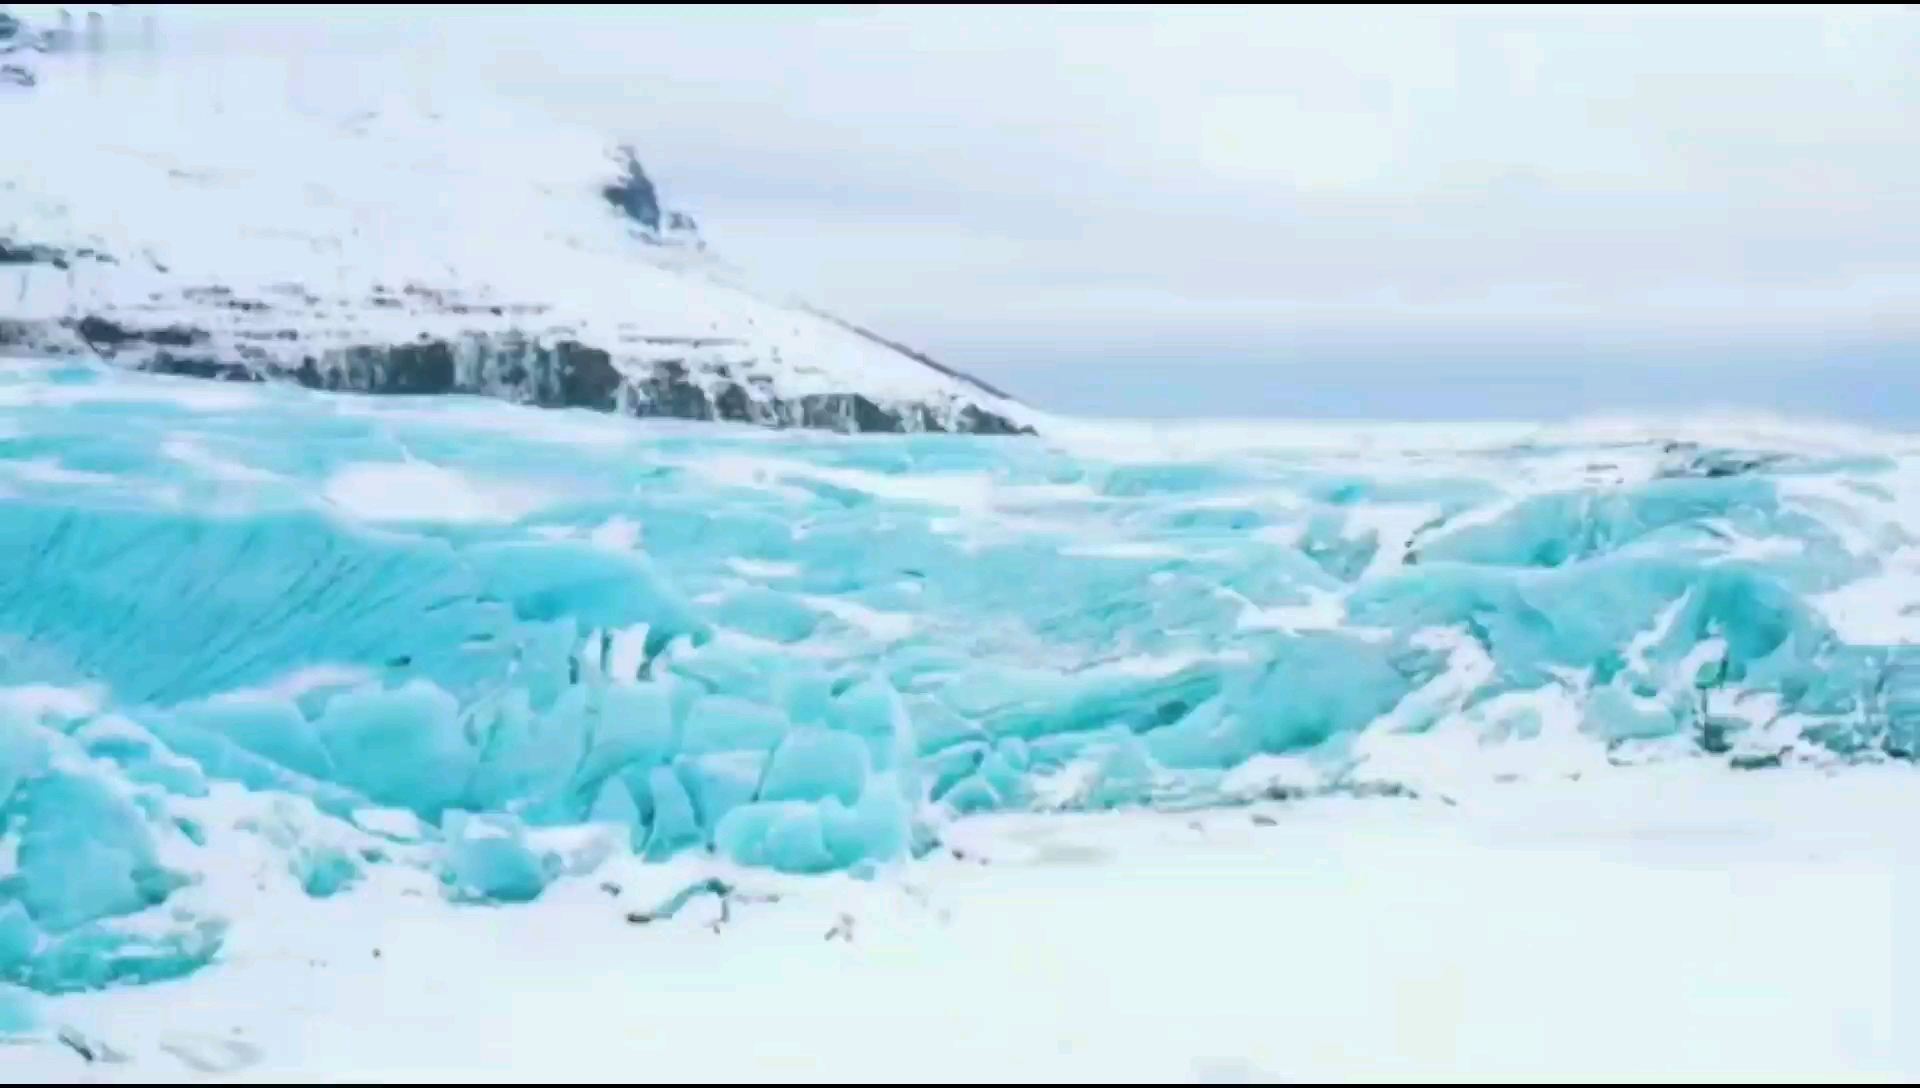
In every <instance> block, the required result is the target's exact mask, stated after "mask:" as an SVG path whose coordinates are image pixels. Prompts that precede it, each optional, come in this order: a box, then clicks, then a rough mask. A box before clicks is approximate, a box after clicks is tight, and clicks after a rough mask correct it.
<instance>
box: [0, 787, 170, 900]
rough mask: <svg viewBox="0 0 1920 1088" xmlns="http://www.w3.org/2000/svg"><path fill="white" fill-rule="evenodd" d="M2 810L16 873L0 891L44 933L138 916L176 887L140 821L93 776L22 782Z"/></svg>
mask: <svg viewBox="0 0 1920 1088" xmlns="http://www.w3.org/2000/svg"><path fill="white" fill-rule="evenodd" d="M8 810H9V813H10V816H11V818H12V819H13V820H17V821H19V826H20V829H21V830H20V846H19V862H18V865H19V868H18V871H17V872H16V873H15V874H14V875H13V876H12V877H9V878H7V880H6V881H5V882H4V884H0V890H5V889H6V888H7V886H9V885H10V886H11V888H12V891H11V894H12V895H13V896H16V897H17V898H18V899H19V900H20V902H21V903H23V904H24V905H25V906H26V908H27V913H28V914H30V915H31V916H32V917H33V920H34V921H35V922H36V923H38V924H39V925H40V926H42V927H44V928H46V929H48V930H51V931H54V932H59V931H62V930H67V929H72V928H74V927H76V926H79V925H82V924H84V923H86V922H90V921H93V920H94V919H97V918H109V917H113V916H115V915H121V914H131V913H133V912H135V911H140V910H145V909H146V908H147V907H150V906H153V905H154V904H156V903H159V902H161V901H162V900H164V899H165V898H166V897H167V896H168V895H169V894H171V893H172V891H173V890H174V889H175V888H177V887H179V885H180V883H181V878H179V877H177V876H175V875H173V874H172V873H169V872H167V871H166V870H165V869H163V868H161V866H160V863H159V859H158V858H157V857H156V856H155V853H154V848H153V840H152V836H151V835H150V833H149V832H148V830H147V824H146V817H145V815H144V814H142V813H141V811H140V810H139V809H138V808H137V807H135V806H134V805H133V804H132V803H131V802H129V801H128V800H127V799H126V798H124V797H122V796H120V794H118V793H117V792H116V791H115V790H114V789H113V788H112V787H111V786H109V785H107V784H106V783H104V782H102V781H101V780H99V779H97V778H94V777H91V776H88V775H84V774H79V773H74V772H69V771H54V772H52V773H50V774H46V775H43V776H41V777H39V778H35V779H32V780H30V781H28V782H26V783H25V784H23V785H22V786H21V787H20V788H19V789H18V790H17V791H16V793H15V795H14V798H13V801H12V803H11V804H10V805H9V806H8Z"/></svg>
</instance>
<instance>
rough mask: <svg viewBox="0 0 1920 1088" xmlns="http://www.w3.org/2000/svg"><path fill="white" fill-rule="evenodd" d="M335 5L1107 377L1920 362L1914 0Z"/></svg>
mask: <svg viewBox="0 0 1920 1088" xmlns="http://www.w3.org/2000/svg"><path fill="white" fill-rule="evenodd" d="M271 18H275V19H281V20H292V19H293V18H294V16H292V15H285V14H278V15H274V16H271ZM300 18H302V19H324V20H327V21H329V22H330V23H331V25H332V26H333V27H334V30H335V32H336V37H338V36H341V35H344V36H346V37H352V33H351V31H352V29H353V28H352V27H350V26H345V24H347V23H352V22H354V21H356V20H358V21H361V22H364V23H366V24H367V25H368V26H374V25H378V27H379V28H380V30H381V32H382V33H383V34H391V33H392V32H393V31H394V28H395V27H396V25H397V24H396V20H406V21H407V22H406V25H405V27H404V35H403V36H404V37H405V39H406V40H407V41H408V42H410V43H412V44H411V45H410V47H417V48H428V49H434V50H439V51H443V52H444V51H448V50H452V51H456V52H457V53H458V54H459V55H461V56H467V57H471V58H472V63H473V64H475V65H478V66H480V67H481V68H482V69H483V70H484V71H486V72H487V73H488V74H489V75H490V76H491V77H492V79H493V80H494V81H495V82H496V84H497V85H499V86H501V87H503V88H504V89H507V90H509V91H511V92H512V93H514V94H516V95H520V96H525V97H529V98H535V99H538V100H539V101H540V102H542V103H543V104H545V105H546V106H547V108H550V109H552V110H553V111H555V112H556V113H557V114H559V115H562V116H565V117H568V118H570V119H574V120H581V121H586V122H588V123H591V124H594V125H597V126H600V127H602V128H604V129H606V130H607V131H608V132H609V133H611V134H614V135H616V136H619V137H623V138H627V139H631V140H632V141H633V142H634V143H635V144H636V145H637V146H638V147H639V148H640V150H641V153H642V157H643V159H644V161H645V162H646V163H647V164H648V167H649V169H650V170H651V172H653V173H654V174H655V175H656V177H657V179H658V180H659V181H660V183H661V187H662V189H663V191H664V192H665V194H666V196H667V199H668V200H669V202H670V203H673V204H676V205H678V206H682V207H685V208H687V209H689V210H691V211H692V212H694V213H695V214H696V216H697V217H698V218H699V219H700V220H701V222H702V225H703V228H704V230H705V232H706V234H707V235H708V237H709V238H710V240H711V241H712V242H713V244H714V246H715V247H716V248H717V249H719V250H721V251H722V252H724V253H725V254H726V255H727V256H728V257H730V258H732V259H733V260H734V261H735V262H736V263H739V264H742V265H745V266H747V267H750V268H752V269H754V270H755V271H756V272H758V273H760V275H761V278H762V279H765V280H769V281H772V282H777V283H779V284H782V285H790V286H791V287H792V288H793V289H794V290H795V291H796V292H798V293H801V294H804V295H806V296H808V297H810V298H811V299H813V300H815V301H818V302H819V303H821V304H823V305H826V306H828V307H830V308H837V309H839V310H841V311H843V312H844V313H846V314H847V315H849V316H851V317H854V318H856V319H858V320H861V321H862V322H864V323H869V324H871V325H873V326H875V327H877V328H880V329H883V330H885V331H886V332H887V333H888V334H889V335H892V336H894V337H896V338H898V339H902V340H905V341H908V342H911V343H915V344H917V345H920V346H923V347H924V348H926V349H927V350H929V351H931V352H933V353H934V354H936V355H939V356H942V357H944V358H946V359H948V360H949V361H951V362H954V363H956V364H958V365H961V366H965V367H970V368H977V369H980V370H984V371H988V372H991V374H992V375H993V376H994V377H996V378H1001V379H1003V380H1005V381H1006V382H1008V383H1009V384H1011V385H1013V386H1014V387H1015V388H1016V389H1022V388H1025V389H1027V390H1029V391H1030V392H1031V393H1032V395H1033V396H1035V397H1037V398H1039V399H1043V400H1052V401H1056V402H1060V401H1065V402H1068V403H1069V406H1078V407H1091V408H1095V409H1098V410H1131V408H1137V409H1138V410H1143V411H1144V410H1152V409H1153V408H1154V407H1155V405H1153V404H1146V403H1143V404H1138V405H1131V406H1130V405H1129V404H1126V403H1121V404H1109V403H1106V402H1105V401H1103V400H1102V399H1101V398H1103V397H1107V398H1108V399H1111V397H1110V396H1109V394H1110V393H1112V390H1110V389H1105V388H1104V387H1102V388H1093V387H1090V386H1089V381H1090V379H1089V378H1088V377H1087V375H1088V374H1089V373H1090V371H1089V370H1088V369H1087V368H1089V367H1105V368H1107V370H1108V371H1109V372H1111V373H1113V374H1119V373H1120V372H1121V371H1127V370H1129V369H1130V370H1131V371H1133V372H1138V374H1140V375H1146V376H1148V379H1149V380H1147V385H1146V390H1147V392H1145V393H1143V394H1141V395H1142V396H1147V397H1149V398H1151V396H1152V394H1151V389H1152V387H1153V381H1152V380H1150V379H1151V376H1152V375H1155V374H1165V373H1167V372H1168V368H1170V367H1171V368H1196V367H1197V368H1203V369H1204V368H1212V369H1211V370H1208V371H1207V372H1208V373H1229V376H1230V377H1231V378H1232V379H1233V380H1235V381H1240V382H1242V383H1243V384H1242V385H1241V386H1240V387H1237V388H1238V391H1237V392H1234V391H1229V392H1227V393H1225V394H1223V395H1224V396H1225V397H1226V401H1227V403H1211V404H1192V405H1185V406H1183V407H1181V408H1180V409H1179V410H1182V411H1223V410H1232V409H1234V408H1236V407H1238V408H1250V409H1258V410H1263V411H1264V410H1277V411H1284V410H1286V408H1287V407H1288V405H1289V403H1293V402H1290V401H1289V400H1288V399H1287V398H1286V397H1284V396H1280V395H1279V394H1275V393H1274V390H1275V389H1276V388H1280V389H1286V388H1292V389H1298V388H1304V387H1305V386H1307V385H1311V384H1313V383H1318V384H1319V386H1323V387H1326V388H1327V389H1332V390H1334V392H1335V394H1336V395H1335V397H1334V399H1335V400H1339V399H1341V398H1343V397H1344V398H1346V399H1348V400H1351V401H1353V406H1354V409H1355V410H1357V411H1361V412H1362V413H1363V414H1364V413H1365V409H1366V408H1367V407H1368V406H1369V405H1375V406H1377V405H1380V404H1388V403H1389V399H1388V398H1390V397H1392V396H1399V397H1402V398H1407V397H1413V398H1415V400H1417V401H1419V402H1421V403H1429V404H1431V403H1435V402H1434V398H1435V397H1436V396H1442V395H1445V394H1449V393H1452V394H1456V395H1457V394H1458V390H1457V388H1455V387H1456V386H1458V385H1459V383H1460V382H1463V381H1464V382H1467V383H1469V384H1471V383H1473V382H1476V381H1477V382H1479V383H1480V384H1481V386H1482V387H1483V391H1484V392H1486V393H1487V396H1486V397H1484V398H1482V400H1483V401H1484V402H1485V403H1486V404H1487V405H1488V406H1489V408H1490V411H1489V412H1488V413H1486V414H1508V415H1511V414H1516V413H1518V414H1527V413H1528V412H1529V411H1530V410H1531V409H1530V408H1529V407H1528V406H1529V405H1530V404H1533V403H1534V401H1535V400H1537V399H1538V398H1541V397H1545V398H1547V399H1546V400H1545V401H1539V402H1538V408H1539V410H1540V411H1542V412H1557V411H1560V410H1563V409H1566V408H1575V409H1577V408H1580V407H1583V406H1586V405H1584V404H1583V403H1582V402H1580V398H1581V397H1585V398H1587V399H1588V400H1591V401H1594V404H1593V405H1591V406H1593V407H1601V408H1604V407H1609V406H1610V405H1608V404H1602V403H1599V402H1600V401H1605V400H1607V399H1608V397H1609V396H1614V394H1607V393H1605V392H1604V391H1603V390H1602V389H1601V387H1602V386H1606V385H1607V384H1608V383H1609V382H1612V383H1614V384H1617V385H1619V386H1620V389H1619V390H1618V391H1617V393H1619V394H1621V395H1624V394H1635V395H1638V396H1640V397H1641V398H1642V399H1645V398H1646V397H1647V396H1649V395H1651V393H1652V392H1659V391H1657V390H1656V391H1651V392H1650V391H1649V390H1648V389H1647V388H1646V384H1647V380H1648V375H1672V373H1673V368H1675V367H1686V368H1690V369H1689V371H1688V372H1687V373H1686V374H1684V375H1680V376H1679V377H1678V378H1675V379H1673V380H1674V381H1676V382H1679V383H1680V385H1676V386H1675V387H1674V388H1673V389H1668V390H1666V391H1664V392H1659V395H1660V396H1665V397H1667V398H1668V399H1672V398H1673V397H1680V396H1682V394H1681V393H1680V392H1678V391H1677V390H1678V389H1680V388H1681V386H1684V383H1685V382H1694V383H1696V384H1700V387H1701V388H1702V389H1705V390H1707V391H1712V390H1714V389H1720V388H1728V387H1727V386H1726V385H1725V384H1724V383H1723V377H1724V376H1727V375H1733V374H1738V373H1742V372H1747V373H1759V372H1760V371H1762V370H1764V369H1765V368H1767V367H1773V368H1775V369H1778V368H1780V367H1788V368H1790V369H1791V368H1798V369H1797V371H1796V373H1800V377H1799V378H1796V379H1794V380H1796V381H1806V382H1810V383H1811V384H1810V385H1809V388H1811V389H1815V390H1817V389H1818V388H1819V387H1821V386H1823V385H1824V384H1826V383H1825V382H1823V381H1822V380H1821V375H1822V374H1823V373H1824V372H1825V371H1826V369H1827V368H1830V367H1841V368H1846V367H1851V368H1854V370H1857V371H1859V373H1861V374H1864V375H1865V376H1866V380H1874V381H1882V382H1886V383H1893V384H1897V385H1902V386H1912V385H1920V352H1915V351H1909V350H1907V348H1908V347H1909V346H1911V345H1920V10H1915V9H1914V8H1913V7H1911V6H1909V7H1905V8H1902V7H1888V8H1878V9H1821V8H1807V9H1772V8H1746V9H1739V10H1728V9H1710V8H1701V9H1692V10H1686V9H1678V10H1672V9H1646V10H1623V9H1602V10H1578V9H1552V10H1526V9H1506V8H1498V9H1494V8H1489V9H1461V10H1437V9H1405V10H1391V9H1376V10H1346V9H1325V10H1311V9H1270V8H1231V9H1208V8H1201V7H1183V8H1165V9H1151V8H1126V9H1095V8H1060V9H1053V10H1047V9H1038V8H1012V7H1009V8H998V9H985V8H982V9H939V8H817V7H816V8H752V9H739V8H736V9H717V8H673V7H642V8H634V9H617V8H597V9H595V8H572V9H567V8H548V9H545V10H526V9H522V10H519V11H513V10H509V9H501V8H484V7H471V8H467V9H466V10H465V14H461V15H456V16H448V15H439V14H435V13H432V12H431V11H430V10H424V9H412V10H410V11H409V10H404V9H401V10H399V11H398V13H395V12H393V11H390V12H389V13H387V14H385V15H380V16H374V15H370V14H367V13H365V12H360V13H342V12H340V11H337V10H336V11H335V12H334V13H332V14H330V15H325V16H321V15H315V14H312V13H311V12H310V13H308V14H306V15H304V16H300ZM343 26H345V29H342V28H343ZM1221 368H1226V369H1225V370H1224V371H1223V370H1221ZM1476 368H1478V369H1476ZM1861 368H1864V369H1861ZM1195 372H1196V373H1197V372H1198V371H1195ZM1801 372H1804V373H1801ZM1852 372H1853V371H1849V373H1852ZM1274 374H1278V375H1282V376H1283V377H1284V378H1285V379H1286V380H1285V381H1284V382H1276V381H1273V380H1270V379H1269V378H1268V377H1267V375H1274ZM1249 375H1251V376H1249ZM1475 375H1478V376H1477V377H1476V376H1475ZM1503 375H1504V377H1503ZM1116 380H1118V379H1116ZM1219 380H1220V381H1227V380H1228V379H1226V378H1222V379H1219ZM1383 381H1393V382H1394V383H1395V385H1396V388H1395V389H1393V390H1381V389H1380V388H1379V387H1380V384H1381V383H1382V382H1383ZM1503 382H1504V383H1506V385H1507V386H1512V387H1513V389H1511V390H1509V392H1512V393H1513V396H1515V397H1517V398H1518V400H1517V401H1516V402H1515V403H1516V405H1517V407H1514V408H1513V410H1511V411H1509V410H1506V409H1503V408H1500V407H1499V405H1497V404H1494V403H1493V401H1495V400H1497V399H1498V397H1499V396H1500V395H1503V394H1500V389H1501V388H1503V386H1502V383H1503ZM1582 382H1584V383H1586V385H1581V384H1580V383H1582ZM1343 383H1344V384H1343ZM1515 383H1518V384H1517V385H1516V384H1515ZM1107 384H1108V385H1112V384H1113V383H1112V382H1109V383H1107ZM1121 384H1124V382H1123V383H1121ZM1216 384H1217V383H1216ZM1229 384H1231V383H1229ZM1521 386H1527V387H1528V389H1530V390H1531V391H1526V390H1521V389H1520V387H1521ZM1583 389H1584V390H1586V391H1585V392H1582V390H1583ZM1341 390H1345V392H1341ZM1515 390H1519V391H1517V392H1516V391H1515ZM1410 391H1411V392H1410ZM1570 391H1571V392H1570ZM1268 394H1272V395H1273V396H1274V397H1277V398H1278V399H1273V401H1272V404H1271V405H1263V404H1255V403H1254V401H1256V400H1258V399H1259V398H1260V397H1261V396H1264V395H1268ZM1686 395H1691V394H1686ZM1743 395H1744V396H1745V397H1746V399H1749V400H1752V399H1755V398H1756V396H1757V397H1758V399H1760V400H1762V401H1764V400H1766V399H1767V398H1770V397H1772V398H1781V397H1791V396H1794V395H1795V394H1792V393H1790V392H1787V391H1773V392H1767V391H1764V390H1763V391H1762V392H1761V393H1759V394H1755V393H1753V391H1752V390H1750V389H1749V390H1747V391H1746V392H1745V393H1744V394H1743ZM1129 396H1132V394H1124V395H1122V399H1123V400H1124V399H1125V398H1126V397H1129ZM1908 396H1909V398H1910V399H1911V400H1914V401H1915V402H1916V412H1920V393H1912V394H1908ZM1556 397H1557V398H1558V400H1555V399H1554V398H1556ZM1370 398H1371V399H1370ZM1530 398H1531V399H1530ZM1569 398H1572V400H1569ZM1202 399H1205V398H1202ZM1615 399H1618V397H1617V396H1616V397H1615ZM1683 399H1684V397H1683ZM1561 402H1566V403H1565V404H1562V403H1561ZM1473 403H1474V401H1473V398H1472V397H1471V396H1469V397H1468V398H1467V402H1466V403H1465V404H1464V405H1463V407H1462V408H1461V409H1460V411H1468V410H1470V409H1471V407H1472V405H1473ZM1414 406H1415V405H1414V404H1413V402H1411V401H1410V402H1409V404H1408V406H1407V410H1408V411H1410V412H1411V410H1412V408H1413V407H1414ZM1782 406H1783V407H1785V406H1787V405H1782ZM1326 410H1329V411H1332V410H1335V409H1334V408H1327V409H1326ZM1452 411H1453V409H1447V410H1446V411H1445V412H1443V413H1442V414H1449V413H1451V412H1452ZM1412 414H1418V413H1417V412H1413V413H1412Z"/></svg>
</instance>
